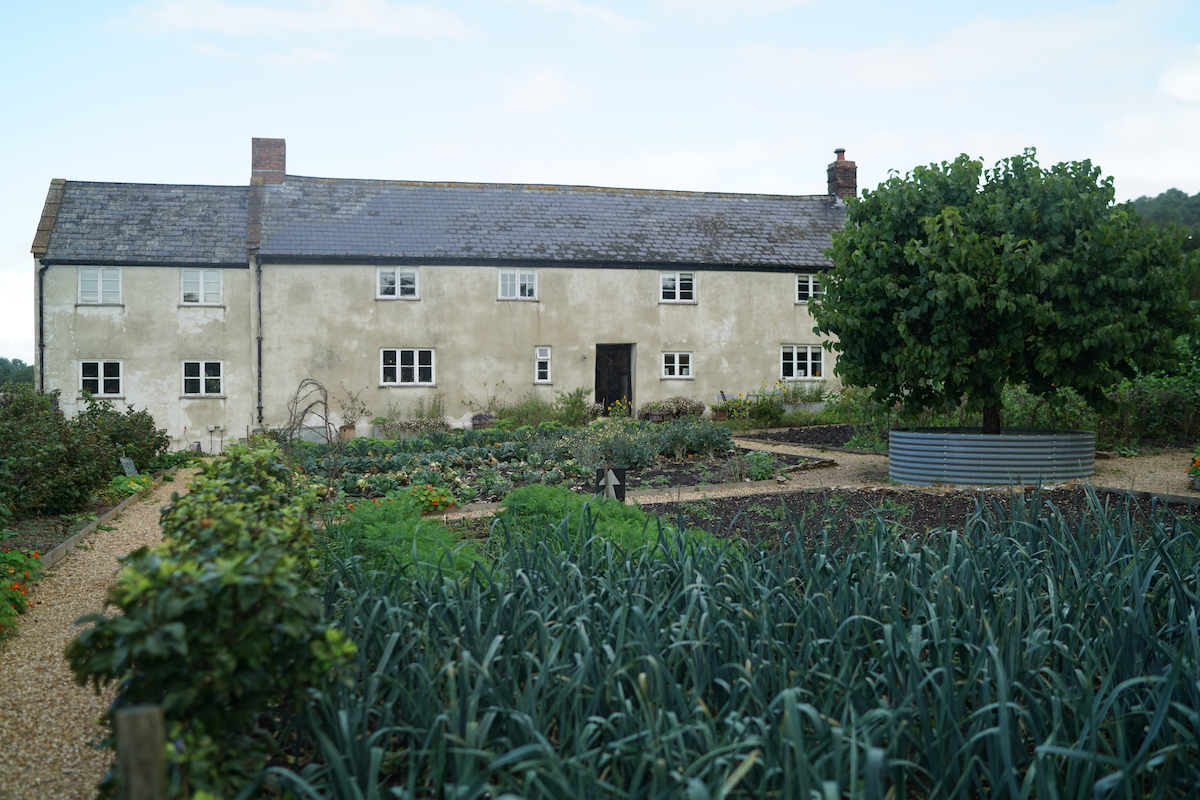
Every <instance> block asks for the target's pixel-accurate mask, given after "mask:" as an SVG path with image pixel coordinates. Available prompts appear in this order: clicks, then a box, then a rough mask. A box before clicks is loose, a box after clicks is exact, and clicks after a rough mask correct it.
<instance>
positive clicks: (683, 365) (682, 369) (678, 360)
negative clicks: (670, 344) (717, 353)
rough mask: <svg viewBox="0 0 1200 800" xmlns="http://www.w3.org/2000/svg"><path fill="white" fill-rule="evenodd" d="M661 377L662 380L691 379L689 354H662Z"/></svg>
mask: <svg viewBox="0 0 1200 800" xmlns="http://www.w3.org/2000/svg"><path fill="white" fill-rule="evenodd" d="M662 376H663V377H664V378H690V377H692V354H691V353H663V354H662Z"/></svg>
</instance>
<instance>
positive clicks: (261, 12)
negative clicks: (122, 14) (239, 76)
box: [134, 0, 478, 39]
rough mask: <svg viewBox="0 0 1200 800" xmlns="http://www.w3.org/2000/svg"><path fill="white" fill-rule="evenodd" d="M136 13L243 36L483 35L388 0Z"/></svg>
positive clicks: (221, 4) (184, 27) (293, 0)
mask: <svg viewBox="0 0 1200 800" xmlns="http://www.w3.org/2000/svg"><path fill="white" fill-rule="evenodd" d="M134 16H135V17H136V18H137V19H138V20H140V21H141V22H142V23H143V24H144V25H147V26H149V27H150V28H152V29H154V30H156V31H160V32H164V31H209V32H213V33H223V34H230V35H240V36H256V35H262V34H267V35H284V34H289V33H316V34H339V33H366V34H379V35H392V36H413V37H417V38H421V39H444V38H449V39H468V38H475V37H477V36H478V34H476V33H475V32H474V31H472V30H471V29H470V27H469V26H468V25H467V24H466V23H465V22H463V20H462V19H461V18H460V17H459V16H458V15H457V14H454V13H452V12H447V11H442V10H439V9H436V8H430V7H426V6H405V5H395V4H393V3H390V2H388V0H289V2H286V3H284V4H283V5H278V6H266V5H238V4H234V3H231V2H226V0H158V1H157V2H154V3H152V4H150V5H148V6H145V7H143V8H140V9H137V10H136V11H135V12H134Z"/></svg>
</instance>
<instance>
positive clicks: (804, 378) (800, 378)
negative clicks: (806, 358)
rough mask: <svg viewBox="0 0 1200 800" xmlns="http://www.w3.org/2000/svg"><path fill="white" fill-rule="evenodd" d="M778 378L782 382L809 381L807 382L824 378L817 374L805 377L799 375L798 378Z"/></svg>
mask: <svg viewBox="0 0 1200 800" xmlns="http://www.w3.org/2000/svg"><path fill="white" fill-rule="evenodd" d="M779 380H781V381H783V382H784V383H797V382H800V381H809V382H811V381H823V380H825V378H823V377H822V376H820V375H818V376H817V377H815V378H806V377H804V376H800V377H798V378H780V379H779Z"/></svg>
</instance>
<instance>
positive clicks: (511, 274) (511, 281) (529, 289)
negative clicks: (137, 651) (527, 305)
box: [496, 267, 538, 300]
mask: <svg viewBox="0 0 1200 800" xmlns="http://www.w3.org/2000/svg"><path fill="white" fill-rule="evenodd" d="M537 279H538V274H537V270H536V269H533V268H530V267H500V274H499V286H498V288H497V290H496V297H497V298H499V299H500V300H537V299H538V292H537V283H538V280H537ZM505 284H508V285H507V286H506V285H505Z"/></svg>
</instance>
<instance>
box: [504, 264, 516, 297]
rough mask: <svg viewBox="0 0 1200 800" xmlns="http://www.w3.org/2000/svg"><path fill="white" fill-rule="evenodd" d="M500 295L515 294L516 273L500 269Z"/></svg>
mask: <svg viewBox="0 0 1200 800" xmlns="http://www.w3.org/2000/svg"><path fill="white" fill-rule="evenodd" d="M500 296H501V297H516V296H517V274H516V273H515V272H513V271H512V270H509V269H506V270H501V271H500Z"/></svg>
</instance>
